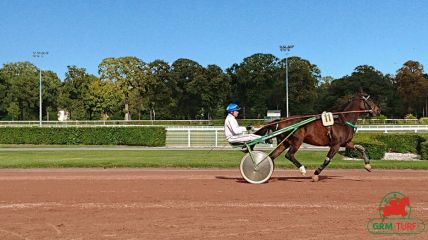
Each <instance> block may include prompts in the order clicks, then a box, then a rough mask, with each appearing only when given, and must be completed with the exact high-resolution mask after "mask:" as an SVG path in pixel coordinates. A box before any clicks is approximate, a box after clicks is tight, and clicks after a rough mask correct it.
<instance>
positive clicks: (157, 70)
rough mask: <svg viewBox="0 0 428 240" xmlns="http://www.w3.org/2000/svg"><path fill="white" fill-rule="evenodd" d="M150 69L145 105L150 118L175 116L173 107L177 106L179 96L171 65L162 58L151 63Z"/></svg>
mask: <svg viewBox="0 0 428 240" xmlns="http://www.w3.org/2000/svg"><path fill="white" fill-rule="evenodd" d="M149 69H150V70H149V80H148V84H147V85H146V88H147V89H146V96H147V99H146V101H145V105H144V106H145V109H147V110H148V112H149V115H150V119H156V118H158V119H162V118H163V119H171V118H175V117H176V115H175V113H174V112H173V109H175V108H176V106H177V98H176V97H175V96H174V95H173V91H175V89H177V85H176V84H177V83H176V82H175V81H173V80H172V79H171V67H170V66H169V64H168V63H166V62H164V61H162V60H155V61H153V62H151V63H150V64H149Z"/></svg>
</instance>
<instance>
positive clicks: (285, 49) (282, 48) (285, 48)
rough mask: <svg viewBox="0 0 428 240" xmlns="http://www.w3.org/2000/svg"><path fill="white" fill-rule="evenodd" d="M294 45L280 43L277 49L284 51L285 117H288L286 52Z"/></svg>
mask: <svg viewBox="0 0 428 240" xmlns="http://www.w3.org/2000/svg"><path fill="white" fill-rule="evenodd" d="M293 47H294V45H287V46H286V45H281V46H279V49H280V50H281V52H285V99H286V104H285V105H286V111H287V117H289V110H288V52H289V51H290V50H291V49H292V48H293Z"/></svg>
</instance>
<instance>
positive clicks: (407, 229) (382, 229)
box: [367, 192, 425, 234]
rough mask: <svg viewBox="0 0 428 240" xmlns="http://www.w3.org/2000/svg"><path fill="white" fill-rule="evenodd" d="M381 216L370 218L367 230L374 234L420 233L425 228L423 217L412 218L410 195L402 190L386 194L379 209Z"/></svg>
mask: <svg viewBox="0 0 428 240" xmlns="http://www.w3.org/2000/svg"><path fill="white" fill-rule="evenodd" d="M377 210H378V211H379V218H370V219H369V222H368V223H367V230H368V231H369V232H370V233H373V234H419V233H422V232H423V231H424V230H425V223H424V222H423V221H422V220H421V219H417V218H411V217H410V214H411V213H412V207H411V206H410V199H409V197H407V196H405V195H404V194H402V193H400V192H390V193H388V194H386V195H385V196H384V197H383V198H382V200H381V201H380V203H379V207H378V209H377Z"/></svg>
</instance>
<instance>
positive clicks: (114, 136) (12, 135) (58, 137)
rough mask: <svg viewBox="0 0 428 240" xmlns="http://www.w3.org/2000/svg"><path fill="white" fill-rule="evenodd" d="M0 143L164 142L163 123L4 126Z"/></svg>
mask: <svg viewBox="0 0 428 240" xmlns="http://www.w3.org/2000/svg"><path fill="white" fill-rule="evenodd" d="M0 136H2V137H1V138H0V144H59V145H76V144H84V145H138V146H150V147H155V146H165V140H166V130H165V128H163V127H67V128H40V127H21V128H15V127H4V128H0Z"/></svg>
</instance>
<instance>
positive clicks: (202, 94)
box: [188, 65, 230, 119]
mask: <svg viewBox="0 0 428 240" xmlns="http://www.w3.org/2000/svg"><path fill="white" fill-rule="evenodd" d="M188 91H189V92H190V93H191V94H193V95H194V96H195V100H196V101H197V102H198V103H199V111H198V118H200V119H212V116H213V115H214V114H216V112H217V109H218V108H223V106H224V105H226V100H227V99H226V98H227V97H228V96H229V92H230V85H229V82H228V79H227V76H226V75H225V73H224V72H223V70H222V69H221V68H220V67H219V66H217V65H208V67H207V68H206V69H203V74H202V75H199V76H197V77H195V78H194V79H193V80H192V81H190V82H189V84H188Z"/></svg>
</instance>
